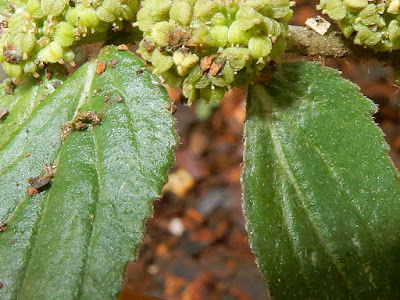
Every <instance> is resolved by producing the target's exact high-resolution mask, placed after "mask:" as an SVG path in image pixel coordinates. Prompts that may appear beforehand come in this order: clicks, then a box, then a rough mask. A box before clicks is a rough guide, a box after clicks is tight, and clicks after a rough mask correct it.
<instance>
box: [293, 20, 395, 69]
mask: <svg viewBox="0 0 400 300" xmlns="http://www.w3.org/2000/svg"><path fill="white" fill-rule="evenodd" d="M287 52H291V53H297V54H299V55H306V56H316V55H319V56H323V57H335V58H343V57H350V56H351V57H357V58H367V59H368V58H375V59H377V60H380V61H382V62H386V63H389V64H392V65H393V66H395V65H396V64H398V63H396V62H398V61H400V51H399V50H397V51H393V52H391V53H387V52H374V51H373V50H370V49H367V48H364V47H362V46H358V45H355V44H353V42H352V40H350V39H346V38H345V37H344V36H343V35H342V33H341V32H339V31H330V32H328V33H326V34H325V35H323V36H322V35H320V34H318V33H317V32H315V31H314V30H312V29H310V28H307V27H303V26H293V25H290V26H289V36H288V40H287Z"/></svg>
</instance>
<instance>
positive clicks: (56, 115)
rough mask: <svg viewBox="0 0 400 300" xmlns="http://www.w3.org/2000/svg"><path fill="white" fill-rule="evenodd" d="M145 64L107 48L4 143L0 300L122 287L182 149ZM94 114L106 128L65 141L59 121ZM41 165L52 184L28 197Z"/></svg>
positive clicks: (108, 292)
mask: <svg viewBox="0 0 400 300" xmlns="http://www.w3.org/2000/svg"><path fill="white" fill-rule="evenodd" d="M98 61H102V62H104V63H105V66H106V70H105V71H104V72H101V71H102V69H101V68H98V67H97V66H98ZM143 67H144V65H143V63H142V62H141V61H140V60H139V59H138V58H137V57H135V56H134V55H132V54H131V53H129V52H128V51H116V50H115V48H113V47H110V48H106V49H105V50H103V52H102V54H101V55H100V56H99V58H98V59H93V60H92V61H91V62H89V63H87V64H85V65H83V66H82V67H81V68H79V70H78V71H77V72H76V73H75V74H74V75H73V76H72V77H70V78H69V79H68V80H67V81H66V82H64V84H63V85H62V86H60V87H58V88H57V90H56V91H55V92H54V93H53V94H52V95H51V96H50V97H48V98H46V99H44V100H43V101H42V102H41V103H40V104H39V105H38V106H37V107H36V108H35V109H33V111H32V112H31V113H30V115H29V116H28V117H27V118H26V120H25V121H24V122H23V123H22V124H21V125H20V126H19V128H18V130H16V131H15V132H14V133H13V135H12V138H11V139H9V140H8V141H7V142H6V143H4V144H3V145H2V146H0V166H1V169H0V191H1V193H0V220H1V221H3V222H4V223H7V229H6V230H5V231H4V232H0V253H2V257H1V263H0V281H1V282H2V283H3V288H2V289H1V290H0V299H76V298H79V299H113V298H114V297H115V295H116V293H117V292H118V291H119V290H120V288H121V284H122V275H123V272H124V268H125V265H126V263H127V262H128V261H130V260H132V259H135V257H136V252H137V248H138V245H139V244H140V242H141V240H142V238H143V234H144V230H145V221H146V218H148V217H149V216H151V214H152V211H153V205H152V201H153V199H155V198H157V197H159V196H160V193H161V190H162V186H163V184H164V183H165V180H166V175H167V170H168V168H169V167H170V166H171V164H172V163H173V152H172V150H173V149H172V148H173V147H174V145H175V143H176V135H175V132H174V128H173V127H174V120H173V118H172V116H171V115H170V113H169V111H168V109H167V106H168V105H169V101H170V100H169V99H168V97H167V95H166V92H165V90H164V89H163V88H161V87H159V86H157V85H154V82H155V81H156V78H155V77H154V76H152V75H151V74H150V72H149V71H148V70H145V71H143ZM99 73H100V74H99ZM17 95H18V92H17ZM121 100H122V101H121ZM18 105H23V104H22V103H20V104H18ZM88 111H94V112H97V113H98V114H99V115H102V118H101V124H100V125H94V126H93V127H92V128H88V129H86V130H83V131H73V132H72V133H70V134H69V135H68V136H67V137H66V138H65V140H63V139H62V137H61V133H62V126H63V124H66V122H67V121H71V120H74V119H75V120H76V118H77V116H80V115H82V114H83V113H84V112H88ZM12 114H13V110H10V116H9V118H10V119H11V118H12ZM7 123H9V119H6V120H5V122H4V124H2V125H1V126H3V127H7V126H8V124H7ZM45 164H47V165H56V174H55V177H54V179H53V182H52V183H51V187H50V189H48V190H45V191H42V192H41V193H39V194H37V195H35V196H33V197H30V196H28V195H27V193H26V191H27V189H28V187H29V183H28V181H27V179H28V178H30V177H36V176H39V175H43V173H44V172H43V168H44V166H45Z"/></svg>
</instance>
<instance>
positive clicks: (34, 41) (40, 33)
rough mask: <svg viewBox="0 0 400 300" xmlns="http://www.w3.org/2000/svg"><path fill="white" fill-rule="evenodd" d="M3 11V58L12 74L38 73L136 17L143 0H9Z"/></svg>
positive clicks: (0, 23)
mask: <svg viewBox="0 0 400 300" xmlns="http://www.w3.org/2000/svg"><path fill="white" fill-rule="evenodd" d="M8 2H9V9H8V10H6V11H4V12H2V13H1V14H0V32H1V38H0V61H1V62H2V65H3V68H4V70H5V71H6V73H8V74H9V75H10V76H12V77H14V78H19V77H21V76H22V75H23V74H33V75H35V76H37V75H38V73H37V69H38V67H43V66H44V64H47V63H61V64H64V63H65V62H70V63H72V64H73V60H74V57H75V55H74V52H73V51H72V50H71V47H73V46H75V45H77V43H79V42H80V41H81V40H85V42H86V41H90V40H91V38H93V37H95V36H96V35H99V36H102V37H104V36H105V34H106V32H107V31H108V30H110V29H113V30H119V29H122V26H123V21H124V20H128V21H132V20H134V19H135V15H136V11H137V8H138V6H139V2H138V0H76V1H69V0H26V1H21V0H20V1H8Z"/></svg>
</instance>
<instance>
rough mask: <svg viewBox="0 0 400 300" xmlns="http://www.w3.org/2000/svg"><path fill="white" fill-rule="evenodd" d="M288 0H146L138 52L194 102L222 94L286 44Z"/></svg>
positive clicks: (140, 19)
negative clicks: (141, 37)
mask: <svg viewBox="0 0 400 300" xmlns="http://www.w3.org/2000/svg"><path fill="white" fill-rule="evenodd" d="M291 15H292V10H291V9H290V3H289V0H197V1H196V0H144V1H143V2H142V8H141V9H140V10H139V12H138V15H137V25H138V26H139V29H140V30H141V31H143V32H144V34H143V40H142V41H141V42H140V45H139V50H138V52H139V53H140V54H141V55H142V56H143V58H144V59H146V60H147V61H149V62H151V63H152V65H153V68H154V69H153V72H154V73H155V74H156V75H161V76H162V78H163V79H164V80H165V82H166V83H167V84H168V85H170V86H172V87H178V86H182V87H183V93H184V95H185V97H187V98H188V99H189V102H192V101H193V100H195V99H198V98H203V99H204V100H206V101H217V100H220V99H221V98H222V97H223V95H224V93H225V91H226V90H227V89H228V88H229V87H232V86H245V85H248V84H249V83H250V82H252V81H253V80H254V77H255V76H257V74H260V73H261V72H262V70H263V69H264V68H265V67H266V65H267V63H268V61H269V60H270V59H277V58H279V57H280V55H281V54H282V53H283V52H284V50H285V47H286V36H287V21H288V19H289V18H290V17H291Z"/></svg>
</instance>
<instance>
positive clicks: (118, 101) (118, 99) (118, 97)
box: [114, 95, 122, 103]
mask: <svg viewBox="0 0 400 300" xmlns="http://www.w3.org/2000/svg"><path fill="white" fill-rule="evenodd" d="M114 100H115V102H117V103H120V102H122V97H121V96H120V95H118V96H115V99H114Z"/></svg>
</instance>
